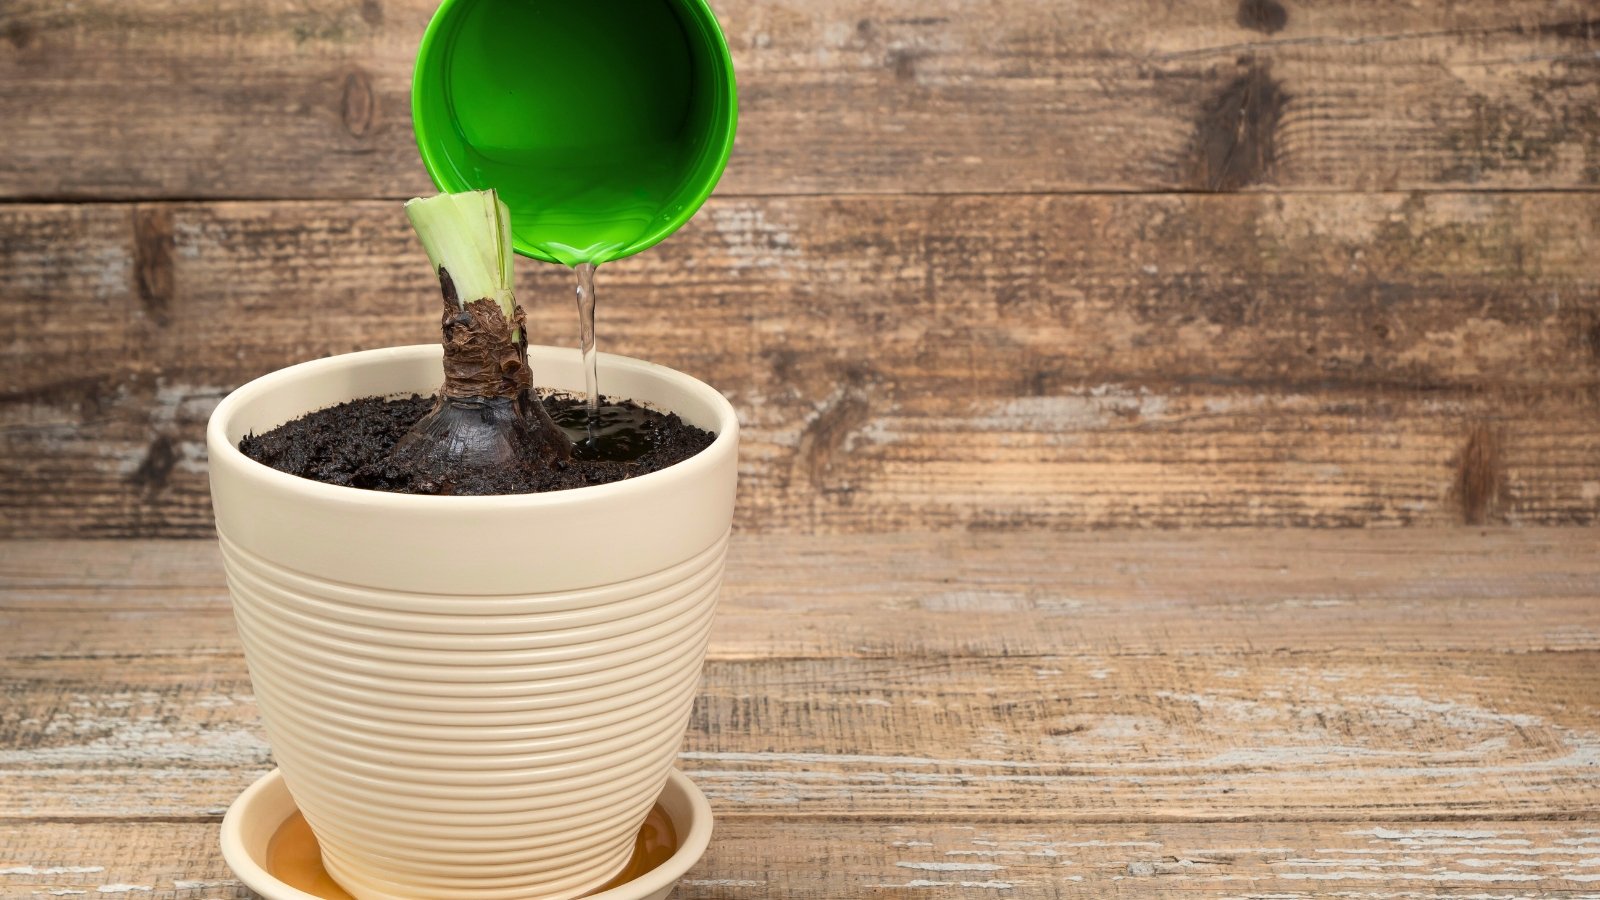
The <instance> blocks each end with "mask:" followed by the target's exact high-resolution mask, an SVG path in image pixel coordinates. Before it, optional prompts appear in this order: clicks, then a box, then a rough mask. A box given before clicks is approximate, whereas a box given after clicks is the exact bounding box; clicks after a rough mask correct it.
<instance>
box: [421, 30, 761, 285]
mask: <svg viewBox="0 0 1600 900" xmlns="http://www.w3.org/2000/svg"><path fill="white" fill-rule="evenodd" d="M411 113H412V121H413V125H414V127H415V129H416V136H417V148H418V149H419V150H420V151H421V153H422V162H423V165H424V166H426V167H427V169H428V174H429V175H431V176H432V177H433V181H434V184H436V185H438V186H439V189H440V190H441V191H446V192H458V191H466V190H483V189H487V188H495V189H497V190H498V191H499V192H500V198H501V199H502V200H504V201H505V203H506V205H507V206H509V207H510V208H511V233H512V243H513V245H514V247H515V249H516V251H517V252H518V253H520V254H522V255H523V256H529V257H532V258H534V259H542V260H545V261H547V262H558V263H562V264H565V265H568V266H575V265H578V264H580V263H594V264H596V265H598V264H600V263H603V262H607V261H610V260H613V259H619V258H621V257H624V256H629V255H631V254H634V253H638V252H639V251H640V250H643V249H645V248H646V247H650V246H653V245H654V244H655V243H657V242H658V241H660V240H661V239H662V238H665V237H666V236H667V235H669V234H671V233H672V232H674V231H676V230H677V229H678V227H679V226H680V225H682V224H683V223H684V222H687V221H688V220H689V217H691V216H693V215H694V213H695V211H696V210H698V209H699V208H700V205H701V204H702V203H704V202H705V200H706V198H707V197H709V196H711V190H712V188H714V187H716V184H717V179H718V178H720V177H721V176H722V170H723V168H724V167H725V166H726V165H727V162H728V154H729V152H730V151H731V150H732V149H733V136H734V130H735V127H736V125H737V121H738V108H737V101H736V99H735V91H734V77H733V60H732V59H731V57H730V56H729V53H728V45H727V42H726V40H724V38H723V36H722V29H721V28H720V27H719V26H718V25H717V20H716V17H715V16H714V15H713V14H712V12H711V9H710V8H709V7H708V6H706V4H705V2H704V0H444V2H443V3H442V4H441V5H440V6H439V9H438V11H437V12H436V13H435V14H434V16H433V21H431V22H430V23H429V24H428V30H427V32H426V33H425V34H424V35H423V38H422V46H421V48H420V49H419V50H418V51H417V68H416V75H415V79H414V81H413V82H412V87H411Z"/></svg>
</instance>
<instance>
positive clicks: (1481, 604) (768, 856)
mask: <svg viewBox="0 0 1600 900" xmlns="http://www.w3.org/2000/svg"><path fill="white" fill-rule="evenodd" d="M1597 549H1600V540H1597V533H1596V532H1595V531H1593V530H1590V529H1581V528H1568V529H1527V530H1520V529H1492V530H1482V529H1450V530H1390V531H1321V532H1308V531H1247V530H1239V531H1224V532H1209V533H1204V534H1200V533H1182V532H1176V533H1174V532H1155V533H1148V532H1147V533H1103V534H1095V535H1061V534H1037V533H1033V534H1004V535H994V534H984V533H951V534H943V535H897V536H876V537H874V536H862V535H853V536H848V537H796V536H772V535H741V536H740V537H739V538H738V539H737V541H736V543H735V544H734V548H733V551H732V556H731V558H730V563H729V568H728V576H727V586H726V590H725V592H724V597H723V605H722V609H721V614H720V617H719V619H718V623H717V627H716V632H715V635H714V638H713V642H712V647H711V657H710V662H709V663H708V665H707V668H706V675H705V683H704V689H703V693H702V696H701V697H700V699H699V702H698V703H697V704H696V707H695V711H694V714H693V717H692V719H691V723H690V726H689V734H688V738H687V741H686V744H685V747H684V751H683V754H682V756H681V761H680V765H681V767H682V768H683V770H684V771H686V772H687V773H689V775H690V776H691V777H692V778H694V780H695V781H696V782H697V783H699V784H700V786H701V787H702V788H703V789H704V790H705V792H706V793H707V795H708V796H709V797H710V799H711V802H712V804H713V806H714V807H715V809H716V814H717V831H716V836H715V838H714V839H713V842H712V846H711V849H710V852H709V853H708V854H707V856H706V857H705V859H704V860H703V861H702V862H701V863H700V865H699V866H698V867H696V868H695V869H694V871H693V872H692V873H691V874H690V875H689V876H688V879H687V880H686V881H685V882H684V884H683V886H682V888H681V889H680V891H679V894H678V896H679V897H681V898H780V897H781V898H803V900H820V898H851V897H995V898H1015V900H1023V898H1047V897H1105V896H1130V897H1133V896H1138V897H1149V896H1154V897H1168V896H1171V897H1176V896H1190V895H1194V894H1204V895H1207V896H1216V897H1239V898H1245V897H1249V898H1289V897H1301V896H1310V895H1319V896H1320V895H1331V896H1340V897H1347V898H1373V900H1376V898H1411V897H1424V896H1452V897H1454V896H1460V897H1473V898H1480V900H1485V898H1511V897H1536V896H1538V897H1542V896H1560V897H1600V664H1597V663H1600V602H1597V597H1600V554H1597V553H1596V550H1597ZM0 588H3V594H0V597H3V599H0V633H3V634H5V635H6V640H5V642H4V644H3V646H0V666H3V668H0V676H3V679H0V680H3V686H4V690H5V695H6V699H5V703H4V706H3V707H0V895H4V896H6V897H36V896H37V897H50V896H74V895H78V894H85V895H87V896H89V897H95V896H101V895H126V896H129V897H138V898H147V897H149V898H154V897H162V898H184V900H200V898H223V897H247V896H249V893H248V892H247V891H245V890H244V888H243V887H242V886H241V885H240V884H239V883H238V882H237V881H235V880H234V879H233V878H232V876H231V875H230V873H229V871H228V869H227V867H226V866H225V865H224V864H223V861H222V858H221V856H220V853H219V851H218V849H217V828H218V822H219V820H220V818H221V815H222V812H223V810H224V808H225V807H226V806H227V805H228V803H229V802H230V801H231V800H232V799H233V797H234V796H235V795H236V794H237V793H238V792H239V791H240V790H241V789H243V788H244V787H245V785H247V784H249V783H250V782H251V781H252V780H253V779H255V778H256V777H258V776H259V775H261V773H263V772H265V771H267V770H268V769H270V768H271V766H272V760H271V754H270V750H269V748H268V746H267V744H266V742H265V739H264V738H263V736H262V732H261V728H260V724H259V721H258V713H257V709H256V705H255V702H254V699H253V697H252V695H251V690H250V684H249V681H248V678H247V675H246V672H245V667H244V662H243V659H242V657H241V654H240V650H239V645H238V643H237V641H236V639H235V636H234V633H233V622H232V618H231V615H230V612H229V608H228V601H227V595H226V591H225V589H224V587H223V583H222V572H221V567H220V563H219V560H218V557H217V552H216V549H215V546H214V545H213V544H212V543H210V542H205V541H139V542H12V543H6V544H0Z"/></svg>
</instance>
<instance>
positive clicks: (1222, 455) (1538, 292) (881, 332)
mask: <svg viewBox="0 0 1600 900" xmlns="http://www.w3.org/2000/svg"><path fill="white" fill-rule="evenodd" d="M0 234H4V235H6V240H5V242H4V243H3V244H0V360H3V361H4V367H5V370H6V372H7V385H6V389H5V393H4V394H3V396H0V480H3V481H4V483H5V484H6V490H5V492H4V494H3V495H0V504H3V506H4V509H5V515H4V521H3V524H0V532H3V533H4V534H6V535H10V536H26V537H49V536H56V537H63V536H82V537H91V536H92V537H102V536H167V537H171V536H206V535H208V534H209V533H210V532H209V529H210V510H209V501H208V499H207V494H206V489H205V481H204V449H203V442H202V431H203V426H204V422H205V419H206V416H207V415H208V414H209V412H210V410H211V408H212V407H213V406H214V405H215V403H216V401H217V400H218V399H219V398H220V397H221V396H222V395H223V394H224V393H225V392H226V391H227V390H229V389H230V388H232V387H233V386H236V385H238V384H240V383H241V382H243V381H244V380H247V379H249V378H251V377H254V376H256V375H259V374H262V373H264V372H267V371H270V370H272V369H275V368H278V367H280V366H283V365H287V364H290V363H292V362H296V361H299V360H303V359H307V358H314V357H317V356H321V355H325V354H330V353H339V352H345V351H349V350H355V349H362V348H369V347H376V346H384V345H389V344H397V343H416V342H426V341H429V340H432V339H433V338H434V335H433V332H434V330H435V326H434V324H433V320H434V317H435V314H434V312H433V305H434V303H435V302H436V301H435V300H434V294H435V290H434V288H433V287H432V286H431V284H430V283H429V282H430V279H429V278H428V276H427V273H426V267H425V266H423V265H419V264H418V258H417V252H416V250H415V247H414V241H413V239H412V237H411V236H410V234H409V232H408V231H407V228H406V225H405V222H404V220H403V217H401V216H400V215H399V214H398V212H397V208H396V205H395V204H393V203H390V202H384V201H374V202H365V203H352V204H334V203H310V202H308V203H254V202H252V203H196V204H133V205H114V204H110V205H108V204H82V205H28V204H24V205H13V206H0ZM668 249H669V250H670V252H662V253H652V254H645V255H643V256H642V257H638V258H634V259H630V260H626V261H623V262H620V263H617V264H615V265H613V266H608V267H607V270H606V272H605V273H604V274H605V276H606V278H605V285H604V289H603V291H602V299H601V308H602V311H601V336H602V341H603V343H604V348H605V349H609V350H613V351H617V352H622V353H627V354H631V355H643V356H648V357H650V358H652V359H655V360H657V361H660V362H663V363H666V364H669V365H673V366H676V367H679V368H682V369H684V370H686V371H688V372H690V373H692V374H695V375H697V376H700V377H702V378H705V379H707V380H708V381H710V382H711V383H712V384H715V385H718V386H719V387H722V388H723V389H724V390H726V391H727V392H728V394H729V395H730V397H731V398H732V399H733V401H734V403H735V405H736V406H737V407H738V408H739V410H740V413H741V415H742V417H743V420H744V426H745V431H744V457H743V470H742V474H741V479H742V480H741V499H740V506H739V510H740V512H739V516H740V518H739V525H740V527H741V528H743V529H746V530H765V531H773V532H783V531H789V532H830V531H831V532H852V531H869V530H875V531H888V530H897V529H905V528H915V529H923V528H976V529H1017V528H1046V529H1069V528H1070V529H1076V528H1085V527H1108V526H1140V527H1152V526H1154V527H1174V526H1220V525H1229V526H1232V525H1396V524H1408V525H1409V524H1444V523H1451V522H1474V523H1476V522H1491V523H1492V522H1510V523H1522V524H1569V523H1570V524H1583V523H1593V522H1596V521H1600V430H1597V429H1596V426H1595V423H1596V421H1597V413H1600V269H1597V268H1596V266H1595V262H1594V261H1595V259H1596V258H1597V255H1600V205H1597V204H1596V203H1595V202H1594V200H1593V199H1592V198H1591V197H1590V196H1589V195H1587V194H1498V195H1481V194H1433V195H1398V194H1385V195H1356V194H1342V195H1333V196H1328V195H1307V194H1298V195H1282V196H1265V195H1230V196H1198V195H1185V196H1178V195H1169V196H1058V197H1037V196H1034V197H1017V196H1002V197H940V198H917V197H897V198H880V197H862V198H837V197H836V198H825V197H816V198H788V199H785V198H756V199H742V200H741V199H726V200H714V201H713V202H712V203H711V205H710V206H709V207H708V208H707V209H706V210H704V211H703V212H702V213H701V215H700V216H699V217H698V218H697V219H696V220H695V221H694V222H692V223H691V224H690V225H689V226H688V227H687V228H686V229H685V232H684V233H683V234H682V235H680V236H678V237H677V238H675V239H674V240H673V241H672V242H670V244H669V245H668ZM565 278H566V276H565V274H564V273H563V272H562V271H561V270H557V269H555V268H554V267H540V266H531V265H530V266H527V267H525V270H524V278H523V283H524V287H523V290H522V292H521V293H522V297H523V299H524V302H525V303H526V304H528V305H529V306H530V307H531V308H532V309H533V333H534V335H535V336H536V338H537V339H539V340H543V341H546V342H552V343H557V344H564V343H567V342H568V335H569V333H570V332H572V331H573V328H572V325H573V318H574V314H573V312H572V310H571V308H570V301H569V300H568V297H569V296H570V294H569V291H570V287H569V286H568V285H567V284H566V281H565ZM311 308H315V309H316V310H317V311H318V312H317V314H316V315H315V316H313V315H310V314H309V313H308V309H311Z"/></svg>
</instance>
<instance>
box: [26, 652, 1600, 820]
mask: <svg viewBox="0 0 1600 900" xmlns="http://www.w3.org/2000/svg"><path fill="white" fill-rule="evenodd" d="M113 667H114V670H115V672H116V677H115V681H114V682H111V683H107V672H108V669H111V668H113ZM7 669H8V670H9V672H10V677H9V682H10V683H9V684H8V685H7V688H8V694H9V696H8V698H7V705H6V706H7V708H6V710H5V712H4V713H3V714H0V746H3V747H5V748H6V749H3V750H0V767H3V771H4V777H5V780H6V782H7V783H9V784H12V785H15V789H13V790H10V791H8V792H7V795H6V796H4V797H0V818H47V819H60V818H89V819H96V820H100V819H118V818H123V817H129V816H133V817H140V816H170V817H177V818H183V819H190V818H195V817H205V816H212V815H216V814H217V813H218V812H219V811H220V809H221V808H222V807H225V806H226V805H227V802H228V800H229V799H230V798H231V797H232V796H234V795H235V794H237V793H238V792H239V791H240V790H242V789H243V788H244V787H245V786H246V785H247V784H249V783H250V781H251V780H252V779H253V778H254V777H256V776H257V775H259V774H260V773H261V772H262V771H264V770H265V769H267V768H270V765H271V762H270V759H269V756H268V746H267V743H266V740H265V738H264V737H263V735H262V734H261V731H260V726H259V724H258V713H257V711H256V706H255V702H254V699H253V697H252V695H251V693H250V687H249V681H248V679H247V678H246V675H245V670H244V664H243V661H242V660H241V659H237V658H233V657H229V658H207V657H201V658H197V659H192V660H191V659H183V658H180V657H154V658H144V657H124V658H121V659H118V660H116V661H115V662H113V661H111V660H108V659H104V658H95V659H88V660H80V659H62V660H52V661H34V660H20V661H18V660H11V661H8V662H7ZM1597 698H1600V652H1597V651H1569V652H1564V653H1550V652H1536V653H1526V654H1518V655H1511V654H1489V653H1482V652H1480V653H1476V654H1468V655H1464V656H1463V655H1460V654H1451V653H1436V652H1420V651H1408V652H1398V651H1394V652H1384V653H1371V654H1354V653H1345V654H1331V653H1326V652H1317V651H1302V652H1294V653H1291V652H1286V651H1279V652H1256V653H1248V652H1247V653H1226V654H1225V653H1217V654H1205V655H1200V656H1192V657H1174V656H1168V655H1160V654H1157V655H1126V656H1116V655H1105V656H1099V657H1095V656H1091V655H1088V654H1084V653H1068V654H1066V655H1063V656H1056V657H1012V658H1003V657H986V658H979V659H963V658H950V659H933V658H922V659H893V660H876V659H855V658H845V659H810V660H781V659H759V660H733V661H713V662H711V663H710V664H708V666H707V668H706V675H705V684H704V687H703V688H702V692H701V696H700V697H699V699H698V700H697V702H696V706H695V711H694V714H693V716H692V717H691V720H690V725H689V735H688V738H687V740H686V743H685V749H684V752H683V755H682V758H681V766H682V768H683V769H684V771H685V772H686V773H688V774H689V775H690V776H691V777H692V778H694V779H695V781H696V782H697V783H698V784H699V785H700V787H701V789H702V790H704V791H705V793H706V795H707V796H708V797H710V798H711V800H712V802H713V803H715V804H716V805H717V808H718V809H719V810H721V811H724V812H726V813H728V814H735V813H737V814H745V813H750V814H760V815H782V816H785V817H791V818H793V817H808V816H809V817H824V818H826V817H837V816H845V815H848V816H874V817H894V816H913V817H915V816H936V817H940V818H943V819H946V820H950V821H968V820H982V819H988V818H995V817H1001V818H1006V817H1011V816H1015V815H1023V814H1022V813H1018V812H1015V811H1018V810H1025V811H1026V814H1025V816H1026V818H1029V819H1038V820H1040V821H1050V822H1089V823H1093V822H1102V823H1103V822H1114V821H1130V820H1131V821H1144V822H1151V821H1156V822H1164V821H1249V820H1295V821H1300V820H1329V821H1343V822H1367V823H1370V822H1391V821H1406V820H1412V819H1437V820H1453V819H1463V818H1484V817H1488V816H1494V815H1510V816H1519V817H1532V818H1553V817H1582V816H1585V815H1588V814H1591V813H1593V812H1594V811H1595V810H1596V809H1597V808H1600V778H1596V776H1595V770H1596V767H1597V766H1600V725H1597V722H1596V706H1595V703H1596V700H1597ZM1002 811H1004V812H1002Z"/></svg>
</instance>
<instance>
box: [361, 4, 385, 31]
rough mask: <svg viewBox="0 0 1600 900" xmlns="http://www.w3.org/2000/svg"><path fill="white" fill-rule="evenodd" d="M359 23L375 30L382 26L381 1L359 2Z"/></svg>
mask: <svg viewBox="0 0 1600 900" xmlns="http://www.w3.org/2000/svg"><path fill="white" fill-rule="evenodd" d="M361 21H363V22H365V23H367V24H368V25H371V26H372V27H373V28H377V27H378V26H379V25H382V24H383V0H361Z"/></svg>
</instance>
